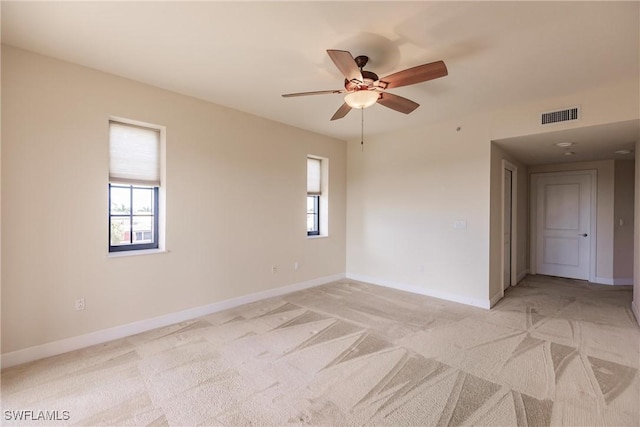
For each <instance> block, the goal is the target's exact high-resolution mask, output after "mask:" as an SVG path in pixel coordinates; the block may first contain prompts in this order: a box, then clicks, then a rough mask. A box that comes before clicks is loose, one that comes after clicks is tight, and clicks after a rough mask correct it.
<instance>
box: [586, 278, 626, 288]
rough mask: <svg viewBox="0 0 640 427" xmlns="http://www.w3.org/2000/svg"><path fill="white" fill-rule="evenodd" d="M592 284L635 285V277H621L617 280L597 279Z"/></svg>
mask: <svg viewBox="0 0 640 427" xmlns="http://www.w3.org/2000/svg"><path fill="white" fill-rule="evenodd" d="M592 283H598V284H600V285H614V286H616V285H633V277H620V278H617V279H614V278H610V277H596V278H595V279H594V280H593V282H592Z"/></svg>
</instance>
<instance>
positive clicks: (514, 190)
mask: <svg viewBox="0 0 640 427" xmlns="http://www.w3.org/2000/svg"><path fill="white" fill-rule="evenodd" d="M505 170H509V171H511V272H510V275H511V286H515V285H517V283H516V282H517V280H518V277H517V276H518V271H517V265H518V263H517V259H518V234H517V233H518V226H517V225H518V167H517V166H516V165H514V164H513V163H511V162H509V161H507V160H504V159H502V172H501V175H502V183H501V184H500V187H501V188H502V191H501V192H500V200H501V203H500V206H501V211H502V212H501V214H500V218H501V222H502V226H501V228H500V229H501V230H502V234H501V235H500V236H501V237H500V238H501V239H504V233H505V231H506V227H507V224H505V219H506V218H505V215H504V205H505V199H504V190H505V188H504V187H505V185H504V180H505V176H506V173H505ZM500 254H501V258H500V267H501V268H500V289H501V290H500V295H501V296H502V297H504V267H505V265H504V256H505V253H504V240H501V244H500Z"/></svg>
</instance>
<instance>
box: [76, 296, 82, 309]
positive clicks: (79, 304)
mask: <svg viewBox="0 0 640 427" xmlns="http://www.w3.org/2000/svg"><path fill="white" fill-rule="evenodd" d="M80 310H84V298H79V299H77V300H76V311H80Z"/></svg>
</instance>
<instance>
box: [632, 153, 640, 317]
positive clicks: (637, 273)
mask: <svg viewBox="0 0 640 427" xmlns="http://www.w3.org/2000/svg"><path fill="white" fill-rule="evenodd" d="M635 151H636V162H635V163H636V176H635V195H636V197H635V203H634V205H635V215H634V228H633V235H634V237H635V238H634V245H633V248H634V253H635V256H634V257H633V303H632V308H633V313H634V314H635V315H636V321H637V322H638V324H639V325H640V141H636V150H635Z"/></svg>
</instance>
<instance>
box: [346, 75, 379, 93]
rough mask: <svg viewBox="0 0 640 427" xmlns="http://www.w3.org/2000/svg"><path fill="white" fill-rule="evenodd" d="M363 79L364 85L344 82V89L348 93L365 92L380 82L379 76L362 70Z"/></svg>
mask: <svg viewBox="0 0 640 427" xmlns="http://www.w3.org/2000/svg"><path fill="white" fill-rule="evenodd" d="M361 72H362V79H363V80H364V82H363V83H358V82H356V81H349V80H347V79H345V80H344V88H345V89H347V91H349V92H351V91H354V90H365V89H369V88H370V87H373V84H374V83H375V82H377V81H378V80H379V78H378V75H377V74H376V73H373V72H371V71H365V70H362V71H361Z"/></svg>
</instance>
